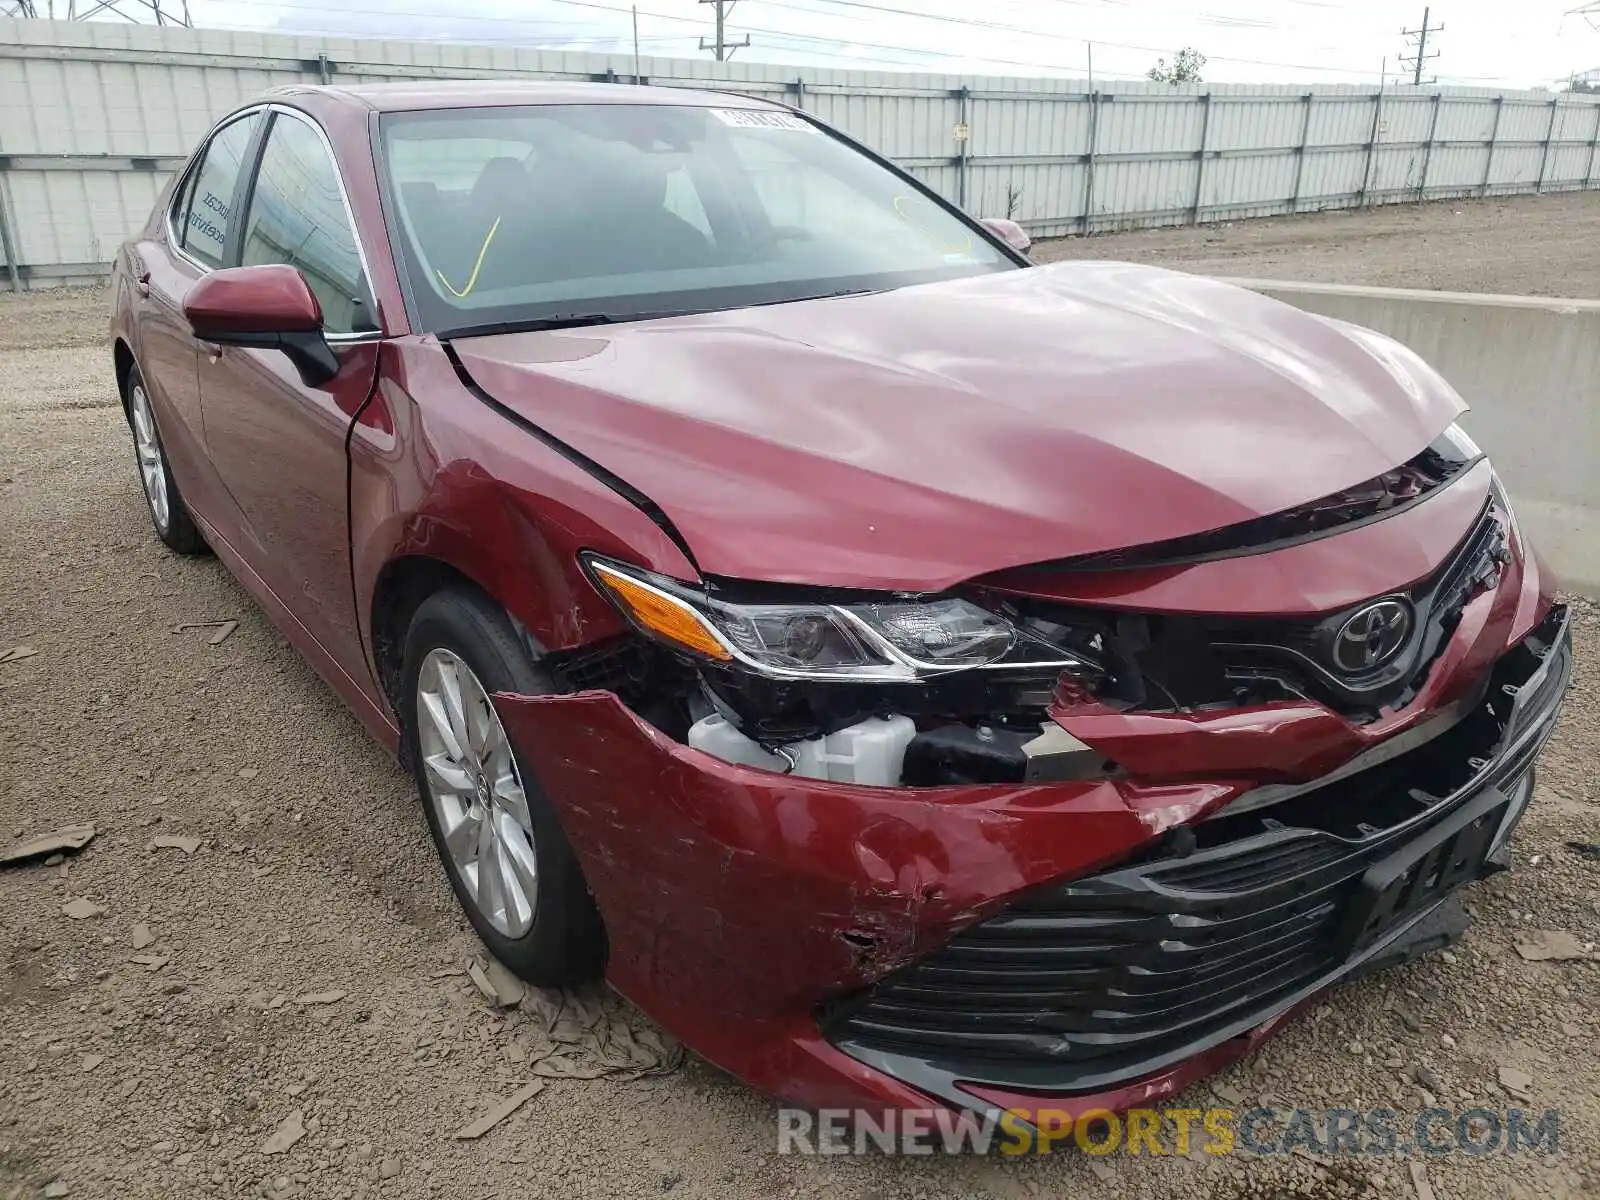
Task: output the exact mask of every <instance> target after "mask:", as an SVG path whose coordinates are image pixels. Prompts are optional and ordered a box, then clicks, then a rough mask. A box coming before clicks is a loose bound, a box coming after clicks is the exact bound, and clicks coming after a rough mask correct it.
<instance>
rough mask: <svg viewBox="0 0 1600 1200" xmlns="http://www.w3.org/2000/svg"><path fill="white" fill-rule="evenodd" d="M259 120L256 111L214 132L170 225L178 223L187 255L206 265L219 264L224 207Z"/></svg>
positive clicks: (225, 232)
mask: <svg viewBox="0 0 1600 1200" xmlns="http://www.w3.org/2000/svg"><path fill="white" fill-rule="evenodd" d="M260 120H261V115H260V114H259V113H251V114H250V115H249V116H248V117H242V118H240V119H239V120H237V121H235V122H233V123H232V124H231V125H224V126H223V127H222V128H221V129H219V130H218V131H217V133H216V136H214V137H213V138H212V139H211V143H210V144H209V145H208V146H207V147H206V152H205V158H204V159H203V160H201V163H200V169H199V170H197V171H196V172H195V173H194V182H193V183H192V184H191V185H188V187H187V189H186V191H187V194H186V195H185V196H184V197H183V198H182V199H181V200H180V202H179V203H180V204H181V205H182V208H181V209H180V212H179V214H178V215H179V217H180V218H181V223H179V222H174V224H176V225H177V226H178V230H179V239H180V241H181V244H182V246H183V248H184V250H186V251H187V252H188V253H189V255H190V257H192V258H196V259H199V260H200V261H201V262H203V263H205V264H206V266H208V267H220V266H221V265H222V244H223V243H224V242H225V241H227V238H228V224H229V220H230V213H229V211H228V210H229V209H230V208H231V207H232V205H233V189H234V185H235V184H236V183H238V182H239V168H240V167H241V165H243V163H244V154H245V151H246V150H248V149H249V147H250V139H251V138H252V137H254V136H255V131H256V123H257V122H258V121H260Z"/></svg>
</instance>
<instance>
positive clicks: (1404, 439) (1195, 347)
mask: <svg viewBox="0 0 1600 1200" xmlns="http://www.w3.org/2000/svg"><path fill="white" fill-rule="evenodd" d="M452 347H453V349H454V352H455V353H456V355H457V356H458V358H459V361H460V363H461V366H462V367H463V368H464V369H465V371H466V372H467V373H468V374H469V375H470V376H471V378H472V380H473V381H474V382H475V383H476V385H477V386H478V387H480V388H481V389H483V390H484V391H485V392H486V393H488V395H489V396H491V397H492V398H493V399H494V400H495V401H497V402H499V403H500V404H501V405H503V406H505V407H506V408H508V409H510V410H512V411H513V412H514V413H516V414H517V415H518V416H520V417H522V418H524V419H525V420H527V421H530V422H532V423H534V424H535V425H537V426H539V427H540V428H541V429H543V430H544V431H545V432H547V433H548V434H550V435H552V436H554V437H556V438H558V439H560V440H561V441H563V442H565V443H567V444H568V445H570V446H571V447H573V448H574V449H576V450H578V451H579V452H581V453H582V454H583V455H585V456H587V457H588V458H590V459H592V460H594V461H595V462H597V463H599V464H600V465H601V466H603V467H605V468H606V469H607V470H609V471H611V472H613V473H614V474H615V475H617V476H619V477H621V478H622V479H623V480H625V481H627V483H628V484H630V485H632V486H633V487H634V488H636V489H638V490H639V491H640V492H642V493H644V495H645V496H647V497H649V499H650V500H651V501H653V502H654V503H655V504H656V505H658V506H659V507H660V509H661V510H662V511H663V512H664V513H665V514H666V516H667V517H668V518H669V519H670V520H671V521H672V523H673V524H674V525H675V526H677V528H678V529H679V531H681V533H682V534H683V536H684V538H685V540H686V541H687V542H688V544H689V547H690V549H691V550H692V552H693V555H694V558H695V560H696V563H697V565H698V566H699V567H700V569H701V570H702V571H703V572H704V573H706V574H708V575H718V576H726V577H732V578H742V579H756V580H770V581H775V582H776V581H788V582H798V583H808V584H817V585H830V586H838V587H864V588H884V589H893V590H900V591H910V592H927V591H937V590H941V589H943V588H946V587H949V586H951V585H953V584H955V583H958V582H960V581H962V580H965V579H969V578H971V577H973V576H976V575H980V574H984V573H987V572H990V571H994V570H998V569H1000V568H1003V567H1008V566H1015V565H1018V564H1022V563H1032V562H1042V561H1047V560H1050V559H1056V558H1063V557H1068V556H1072V555H1078V554H1085V553H1089V552H1093V551H1099V550H1107V549H1113V548H1118V547H1123V546H1129V545H1137V544H1141V543H1145V542H1153V541H1161V540H1164V539H1167V538H1173V537H1179V536H1182V535H1185V534H1191V533H1196V532H1201V531H1204V530H1209V529H1216V528H1219V527H1222V526H1226V525H1231V524H1235V523H1237V522H1240V521H1244V520H1248V519H1250V518H1253V517H1258V516H1262V515H1265V514H1269V513H1273V512H1277V511H1279V510H1282V509H1285V508H1289V507H1293V506H1295V505H1299V504H1303V503H1306V502H1307V501H1310V500H1314V499H1317V498H1319V497H1322V496H1326V495H1328V494H1330V493H1333V492H1336V491H1339V490H1341V489H1343V488H1346V487H1350V486H1352V485H1354V484H1357V483H1360V482H1362V481H1364V480H1367V479H1370V478H1372V477H1373V476H1376V475H1378V474H1380V473H1381V472H1383V471H1385V470H1388V469H1389V468H1391V467H1394V466H1396V465H1397V464H1399V463H1401V462H1403V461H1405V460H1406V459H1408V458H1410V457H1412V456H1413V455H1415V454H1417V453H1418V452H1420V451H1421V450H1422V449H1423V448H1424V447H1425V446H1426V445H1427V444H1428V442H1429V441H1430V440H1432V439H1433V438H1434V437H1435V436H1437V435H1438V434H1439V432H1440V431H1441V430H1442V429H1443V428H1444V427H1445V426H1446V425H1448V424H1449V423H1450V421H1451V420H1453V419H1454V418H1455V417H1456V416H1457V415H1458V414H1459V413H1460V412H1461V410H1462V408H1463V405H1462V403H1461V401H1460V399H1459V397H1458V396H1457V395H1456V393H1455V392H1454V391H1453V390H1452V389H1451V388H1450V387H1449V386H1448V385H1447V384H1445V383H1444V381H1443V380H1442V379H1441V378H1439V376H1438V375H1437V374H1436V373H1434V372H1433V371H1432V370H1430V369H1429V368H1428V367H1427V366H1426V365H1424V364H1423V363H1422V362H1421V360H1420V359H1418V358H1417V357H1416V356H1415V355H1414V354H1412V353H1411V352H1410V351H1408V350H1406V349H1405V348H1404V347H1402V346H1400V345H1399V344H1398V343H1395V342H1393V341H1390V340H1389V339H1387V338H1383V337H1381V336H1380V335H1378V334H1375V333H1371V332H1370V331H1367V330H1364V329H1359V328H1357V327H1355V326H1350V325H1344V324H1342V323H1339V322H1335V321H1331V320H1327V319H1325V318H1321V317H1316V316H1312V315H1309V314H1306V313H1302V312H1300V311H1299V310H1297V309H1294V308H1292V307H1290V306H1288V305H1286V304H1282V303H1280V302H1278V301H1276V300H1271V299H1268V298H1266V297H1263V296H1260V295H1257V294H1256V293H1254V292H1249V291H1245V290H1243V289H1241V288H1237V287H1233V286H1230V285H1227V284H1222V283H1218V282H1216V281H1214V280H1209V279H1204V278H1201V277H1198V276H1191V275H1184V274H1180V273H1177V272H1172V271H1164V270H1159V269H1156V268H1151V267H1142V266H1135V265H1130V264H1125V263H1063V264H1058V265H1054V266H1048V267H1037V268H1032V269H1027V270H1017V271H1006V272H1001V273H997V274H990V275H984V276H979V277H975V278H970V279H963V280H958V281H953V282H947V283H938V284H928V285H922V286H917V287H907V288H900V289H897V290H894V291H889V292H883V293H878V294H874V295H866V296H846V297H837V298H832V299H822V300H808V301H801V302H797V303H790V304H779V305H771V306H765V307H756V308H745V309H736V310H733V311H729V312H722V313H714V314H707V315H700V316H691V317H676V318H668V319H664V320H657V321H647V322H637V323H632V324H622V325H610V326H598V327H590V328H584V329H576V330H569V331H561V332H538V333H517V334H501V335H495V336H489V337H478V338H466V339H457V340H456V341H454V342H453V343H452Z"/></svg>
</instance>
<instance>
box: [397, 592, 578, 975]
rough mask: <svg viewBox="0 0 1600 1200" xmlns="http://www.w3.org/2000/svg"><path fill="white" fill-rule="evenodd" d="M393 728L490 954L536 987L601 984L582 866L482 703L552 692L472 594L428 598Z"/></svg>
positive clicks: (500, 617)
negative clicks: (398, 728)
mask: <svg viewBox="0 0 1600 1200" xmlns="http://www.w3.org/2000/svg"><path fill="white" fill-rule="evenodd" d="M403 671H404V674H403V683H404V690H403V692H402V695H403V697H404V707H405V709H406V711H405V713H404V714H403V723H404V727H405V737H406V745H407V750H408V752H409V755H408V757H409V759H410V762H411V765H412V771H413V773H414V775H415V777H416V782H417V790H418V792H419V793H420V795H421V797H422V803H423V808H424V810H425V812H426V813H427V817H428V828H429V830H430V831H431V832H432V834H433V841H434V845H435V847H436V848H437V849H438V851H439V857H440V859H441V860H442V861H443V863H444V866H445V871H446V873H447V874H448V875H449V877H450V886H451V887H452V888H453V889H454V890H455V893H456V898H457V899H458V900H459V901H460V902H461V907H462V908H463V909H464V910H465V912H466V914H467V919H468V920H469V921H470V922H471V923H472V927H473V929H475V930H476V931H477V934H478V936H479V937H480V938H481V939H482V940H483V943H484V945H485V946H487V947H488V948H489V950H490V952H491V953H493V955H494V956H495V957H496V958H498V959H499V960H500V961H501V962H503V963H505V965H506V966H508V967H510V968H511V970H512V971H514V972H516V974H517V975H519V976H520V977H522V978H523V979H526V980H527V981H528V982H530V983H533V984H536V985H538V986H540V987H565V986H569V985H572V984H578V983H585V982H588V981H590V980H592V979H596V978H598V977H599V976H600V974H601V972H602V971H603V969H604V966H605V957H606V941H605V929H604V926H603V925H602V923H601V920H600V913H599V910H598V909H597V908H596V907H595V904H594V900H593V898H592V897H591V896H590V894H589V889H588V886H587V885H586V883H585V882H584V878H583V871H582V868H581V867H580V866H579V864H578V860H577V857H576V855H574V854H573V851H572V847H571V845H570V844H569V843H568V842H567V839H566V835H565V834H564V833H563V832H562V829H561V825H560V822H559V821H558V820H557V818H556V814H555V810H554V809H553V808H552V807H551V805H550V802H549V801H548V800H547V799H546V798H545V796H544V793H543V792H542V791H541V790H540V787H539V784H538V781H537V780H536V779H534V777H533V775H532V774H531V773H530V772H529V771H528V770H527V769H526V768H525V767H524V766H523V764H522V763H521V761H520V760H519V757H518V755H517V752H516V748H515V747H514V746H512V744H511V739H510V738H509V737H508V736H507V734H506V731H505V728H504V726H502V725H501V723H500V717H499V714H498V713H496V712H495V708H494V704H493V703H492V702H491V700H490V697H491V696H492V695H493V694H494V693H496V692H518V693H521V694H524V695H541V694H544V693H548V692H552V691H555V690H556V688H555V686H554V684H553V683H552V682H551V681H550V679H549V677H548V676H547V675H545V674H544V672H542V671H541V670H539V668H538V666H537V665H536V664H535V663H534V662H533V659H532V657H531V656H530V655H529V653H528V651H527V649H526V648H525V647H524V645H523V643H522V642H521V640H520V639H519V638H518V637H517V635H516V632H515V631H514V630H513V629H512V627H511V622H510V621H509V620H508V619H507V617H506V615H505V613H504V612H502V611H501V610H500V608H499V607H498V606H497V605H495V604H494V603H493V602H491V601H490V600H488V599H487V598H486V597H485V596H483V595H482V594H481V593H478V592H476V591H471V590H468V589H465V588H449V589H446V590H444V591H441V592H436V593H434V594H433V595H432V596H430V597H428V599H426V600H425V601H423V603H422V604H421V606H420V607H419V608H418V609H417V612H416V616H415V617H414V618H413V619H412V622H411V627H410V629H409V631H408V632H407V634H406V645H405V664H404V668H403Z"/></svg>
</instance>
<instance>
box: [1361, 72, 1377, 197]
mask: <svg viewBox="0 0 1600 1200" xmlns="http://www.w3.org/2000/svg"><path fill="white" fill-rule="evenodd" d="M1382 118H1383V85H1382V84H1381V83H1380V84H1379V85H1378V91H1377V94H1376V95H1374V96H1373V98H1372V132H1371V134H1370V135H1369V136H1368V137H1367V166H1366V170H1364V171H1362V173H1361V194H1360V196H1358V197H1357V200H1358V203H1357V205H1356V207H1358V208H1366V207H1367V205H1368V204H1369V203H1370V198H1369V196H1368V189H1369V188H1370V187H1371V186H1372V163H1373V159H1374V158H1376V157H1377V150H1378V125H1379V122H1380V121H1381V119H1382Z"/></svg>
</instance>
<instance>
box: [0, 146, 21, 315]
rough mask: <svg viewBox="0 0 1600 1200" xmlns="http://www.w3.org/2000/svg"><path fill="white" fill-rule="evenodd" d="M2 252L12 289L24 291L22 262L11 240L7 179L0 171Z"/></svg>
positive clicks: (0, 237) (0, 244)
mask: <svg viewBox="0 0 1600 1200" xmlns="http://www.w3.org/2000/svg"><path fill="white" fill-rule="evenodd" d="M0 254H4V255H5V256H6V271H7V272H8V273H9V274H10V276H11V290H12V291H13V292H20V291H22V264H21V263H19V262H18V261H17V250H16V246H15V245H14V244H13V243H12V241H11V223H10V222H9V221H8V220H6V181H5V176H4V174H3V173H0Z"/></svg>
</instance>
